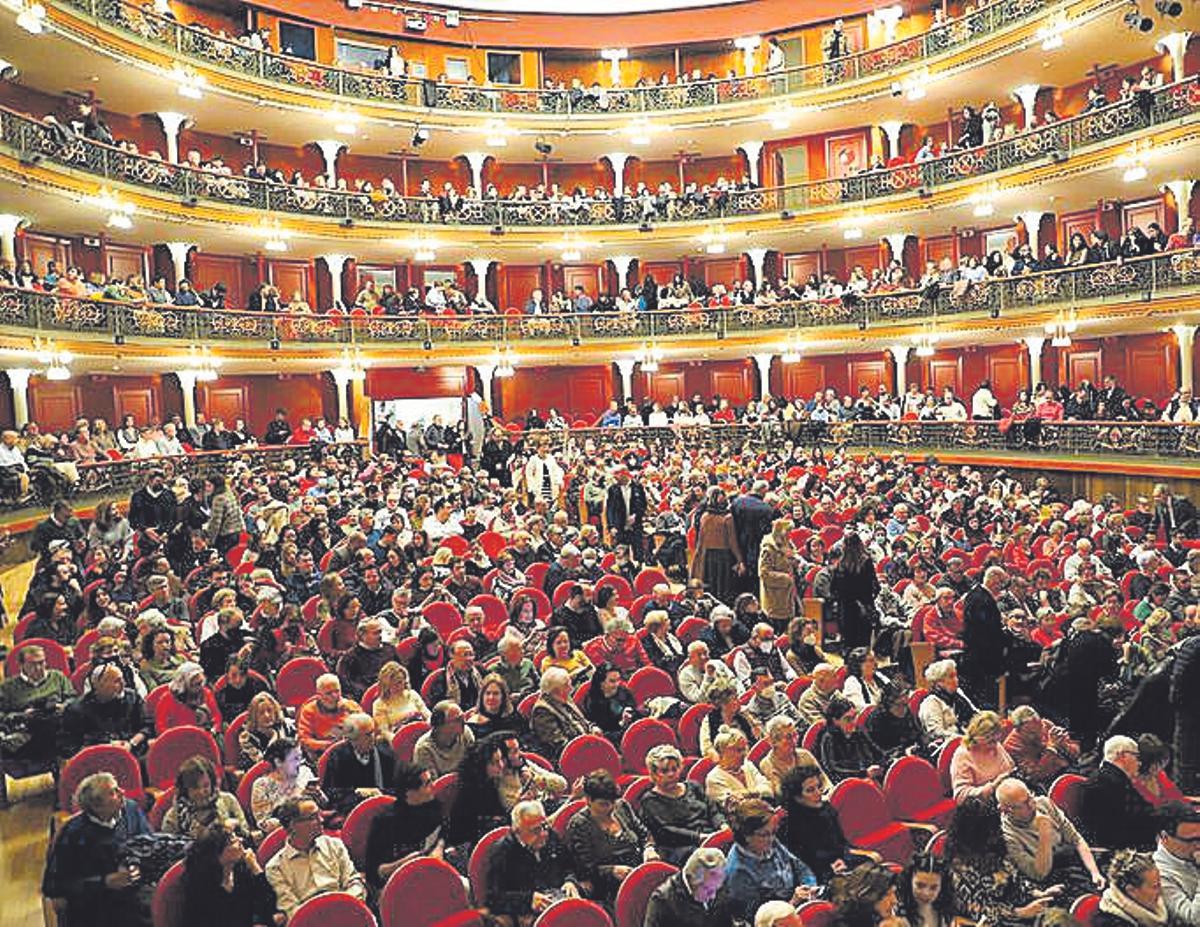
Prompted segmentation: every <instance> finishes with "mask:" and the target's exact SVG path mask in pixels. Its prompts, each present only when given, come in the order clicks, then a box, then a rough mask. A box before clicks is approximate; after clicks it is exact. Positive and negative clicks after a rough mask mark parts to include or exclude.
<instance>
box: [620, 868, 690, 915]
mask: <svg viewBox="0 0 1200 927" xmlns="http://www.w3.org/2000/svg"><path fill="white" fill-rule="evenodd" d="M678 871H679V870H678V869H676V868H675V867H674V866H672V865H671V864H670V863H664V862H663V861H662V860H660V859H656V860H652V861H650V862H648V863H642V864H641V865H640V866H638V867H637V868H636V869H634V870H633V872H631V873H629V875H627V876H626V877H625V879H624V881H622V882H621V887H620V888H619V889H618V890H617V902H616V912H617V927H642V924H643V923H644V922H645V920H646V907H647V906H648V905H649V904H650V896H651V895H653V894H654V890H655V889H656V888H658V887H659V886H660V885H662V884H663V882H665V881H667V879H669V878H671V876H673V875H674V874H675V873H676V872H678Z"/></svg>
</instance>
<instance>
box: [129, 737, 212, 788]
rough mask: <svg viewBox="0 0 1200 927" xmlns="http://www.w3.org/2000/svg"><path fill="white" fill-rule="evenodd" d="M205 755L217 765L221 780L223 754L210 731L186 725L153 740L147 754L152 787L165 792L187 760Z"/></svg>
mask: <svg viewBox="0 0 1200 927" xmlns="http://www.w3.org/2000/svg"><path fill="white" fill-rule="evenodd" d="M194 756H202V757H204V758H205V759H207V760H208V761H209V762H210V763H212V764H213V769H215V770H217V771H218V772H217V775H218V777H219V776H220V769H221V751H220V750H219V749H217V742H216V740H214V739H213V735H212V734H210V733H209V732H208V731H206V730H204V729H202V728H198V727H194V726H192V725H189V724H183V725H180V726H179V727H173V728H171V729H170V730H168V731H165V732H164V733H162V734H160V735H159V736H158V737H156V738H154V740H152V741H150V750H149V752H148V753H147V754H146V774H147V775H148V776H149V777H150V785H151V786H153V787H154V788H156V789H164V788H166V787H167V786H169V785H170V784H171V783H173V782H174V781H175V774H176V773H177V772H178V771H179V767H180V766H181V765H183V763H184V761H185V760H189V759H191V758H192V757H194Z"/></svg>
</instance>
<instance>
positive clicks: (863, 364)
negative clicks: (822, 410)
mask: <svg viewBox="0 0 1200 927" xmlns="http://www.w3.org/2000/svg"><path fill="white" fill-rule="evenodd" d="M847 373H848V374H849V377H850V391H851V392H852V393H857V392H858V391H859V389H861V388H862V387H864V386H866V387H869V388H870V389H871V392H875V390H876V389H878V388H879V384H880V383H883V384H885V385H887V386H889V388H890V386H891V377H890V375H889V371H888V364H887V361H884V360H853V361H850V362H849V364H847Z"/></svg>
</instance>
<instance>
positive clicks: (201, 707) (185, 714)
mask: <svg viewBox="0 0 1200 927" xmlns="http://www.w3.org/2000/svg"><path fill="white" fill-rule="evenodd" d="M207 683H208V680H207V679H206V678H205V676H204V670H203V669H201V668H200V664H199V663H191V662H188V663H183V664H180V666H179V668H178V669H177V670H175V675H174V676H173V677H172V678H171V681H170V682H169V683H168V684H167V691H166V694H164V695H163V697H162V698H161V699H160V700H159V703H158V706H157V707H156V708H155V709H154V729H155V730H156V731H157V732H158V733H159V734H161V733H163V732H164V731H167V730H169V729H171V728H173V727H179V726H180V725H184V724H192V725H195V726H196V727H202V728H205V729H206V730H213V731H216V730H219V729H220V727H221V710H220V709H219V708H218V707H217V700H216V698H215V697H214V696H213V694H212V690H211V689H209V688H208V684H207Z"/></svg>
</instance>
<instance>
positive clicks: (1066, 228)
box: [1058, 209, 1096, 257]
mask: <svg viewBox="0 0 1200 927" xmlns="http://www.w3.org/2000/svg"><path fill="white" fill-rule="evenodd" d="M1095 227H1096V210H1094V209H1085V210H1082V211H1081V212H1069V213H1067V214H1066V215H1064V216H1061V217H1060V218H1059V220H1058V234H1059V236H1060V237H1059V241H1058V249H1059V251H1060V253H1061V254H1062V255H1063V256H1064V257H1065V256H1066V254H1067V251H1069V250H1070V242H1071V236H1072V235H1074V234H1075V233H1076V232H1078V233H1079V234H1080V235H1082V236H1083V240H1084V241H1087V237H1088V235H1090V234H1091V232H1092V229H1094V228H1095Z"/></svg>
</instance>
